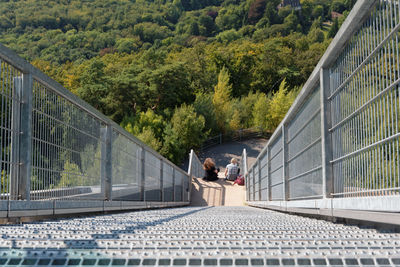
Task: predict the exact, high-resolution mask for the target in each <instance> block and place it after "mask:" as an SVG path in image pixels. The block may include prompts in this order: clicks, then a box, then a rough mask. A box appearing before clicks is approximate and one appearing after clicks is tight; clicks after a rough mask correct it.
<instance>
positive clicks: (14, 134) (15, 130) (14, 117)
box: [9, 77, 23, 200]
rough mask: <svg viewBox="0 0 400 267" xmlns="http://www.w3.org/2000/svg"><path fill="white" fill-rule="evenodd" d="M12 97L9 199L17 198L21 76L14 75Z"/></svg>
mask: <svg viewBox="0 0 400 267" xmlns="http://www.w3.org/2000/svg"><path fill="white" fill-rule="evenodd" d="M13 83H14V87H13V88H12V90H13V94H12V95H13V99H12V106H11V110H12V111H11V130H12V131H11V170H10V188H9V190H10V191H9V199H10V200H17V199H18V198H19V197H18V195H19V193H18V186H19V184H20V182H19V171H20V163H21V161H20V154H19V153H20V147H19V146H20V138H21V100H22V94H23V85H22V77H14V79H13Z"/></svg>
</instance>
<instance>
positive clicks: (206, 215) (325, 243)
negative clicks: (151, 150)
mask: <svg viewBox="0 0 400 267" xmlns="http://www.w3.org/2000/svg"><path fill="white" fill-rule="evenodd" d="M0 232H1V235H0V255H1V256H0V265H9V266H16V265H21V266H22V265H23V266H44V265H59V266H60V265H61V266H77V265H79V266H93V265H97V266H137V265H142V266H144V265H189V266H195V265H205V266H216V265H224V266H230V265H236V266H237V265H240V266H248V265H274V266H276V265H307V266H309V265H314V266H315V265H317V266H324V265H334V266H338V265H353V266H356V265H380V266H383V265H386V266H388V265H393V266H394V265H399V264H400V253H399V252H400V234H398V233H392V232H379V231H377V230H374V229H368V228H359V227H357V226H352V225H342V224H334V223H330V222H326V221H322V220H316V219H310V218H304V217H298V216H294V215H288V214H283V213H278V212H275V211H268V210H263V209H257V208H251V207H185V208H175V209H163V210H148V211H138V212H128V213H120V214H111V215H102V216H92V217H86V218H76V219H65V220H58V221H48V222H42V223H29V224H23V225H6V226H2V227H1V228H0Z"/></svg>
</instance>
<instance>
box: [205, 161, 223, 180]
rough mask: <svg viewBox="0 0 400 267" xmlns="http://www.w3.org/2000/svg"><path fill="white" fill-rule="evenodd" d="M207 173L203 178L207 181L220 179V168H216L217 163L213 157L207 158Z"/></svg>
mask: <svg viewBox="0 0 400 267" xmlns="http://www.w3.org/2000/svg"><path fill="white" fill-rule="evenodd" d="M203 168H204V171H205V175H204V177H203V180H206V181H216V180H218V172H219V169H216V168H215V163H214V161H213V160H212V159H211V158H206V160H205V161H204V164H203Z"/></svg>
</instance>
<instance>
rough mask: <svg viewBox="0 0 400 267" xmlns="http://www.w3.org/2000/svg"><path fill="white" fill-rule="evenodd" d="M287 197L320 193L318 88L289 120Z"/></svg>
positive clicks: (320, 161) (292, 197)
mask: <svg viewBox="0 0 400 267" xmlns="http://www.w3.org/2000/svg"><path fill="white" fill-rule="evenodd" d="M287 147H288V171H289V174H288V175H289V187H290V190H289V193H290V196H289V198H290V199H299V198H310V197H321V196H322V154H321V152H322V150H321V148H322V147H321V105H320V88H319V87H317V88H315V89H314V91H313V92H312V93H311V95H310V96H309V97H308V99H307V100H306V101H305V103H304V104H303V106H302V107H301V108H300V110H299V112H298V113H297V115H296V116H295V117H294V118H293V119H292V120H291V121H290V122H289V123H288V146H287Z"/></svg>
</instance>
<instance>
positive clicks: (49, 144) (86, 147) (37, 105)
mask: <svg viewBox="0 0 400 267" xmlns="http://www.w3.org/2000/svg"><path fill="white" fill-rule="evenodd" d="M101 128H102V122H101V121H99V120H98V119H96V118H94V117H93V116H91V115H90V114H88V113H86V112H84V111H83V110H82V109H81V108H79V107H78V106H76V105H75V104H74V103H72V102H70V101H68V100H66V99H65V98H63V97H62V96H60V95H59V94H57V92H56V91H54V90H53V89H51V88H48V87H47V86H45V85H43V84H41V83H40V82H38V81H36V80H34V81H33V100H32V174H31V187H30V196H31V199H32V200H45V199H46V200H51V199H68V200H70V199H78V198H81V197H83V198H85V199H94V200H95V199H102V195H101V194H100V193H101V192H100V190H101V188H100V186H101V180H100V171H101V170H100V165H101V145H102V144H101V133H100V131H101Z"/></svg>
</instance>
